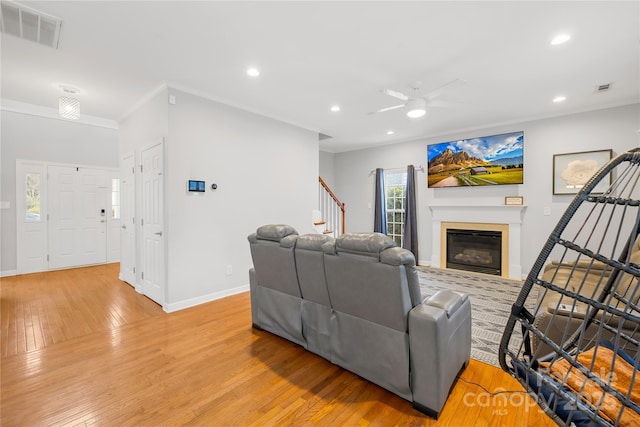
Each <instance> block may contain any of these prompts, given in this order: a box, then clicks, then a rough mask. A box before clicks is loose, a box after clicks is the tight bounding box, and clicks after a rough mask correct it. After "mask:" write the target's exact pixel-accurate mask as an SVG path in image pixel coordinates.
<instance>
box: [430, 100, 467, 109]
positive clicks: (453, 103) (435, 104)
mask: <svg viewBox="0 0 640 427" xmlns="http://www.w3.org/2000/svg"><path fill="white" fill-rule="evenodd" d="M427 104H428V105H429V107H444V108H455V107H463V106H465V105H469V104H467V103H465V102H457V101H443V100H441V99H434V100H432V101H428V102H427Z"/></svg>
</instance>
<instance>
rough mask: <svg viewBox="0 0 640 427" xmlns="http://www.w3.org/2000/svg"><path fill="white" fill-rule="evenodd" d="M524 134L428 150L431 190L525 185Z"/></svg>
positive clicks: (503, 135) (470, 140)
mask: <svg viewBox="0 0 640 427" xmlns="http://www.w3.org/2000/svg"><path fill="white" fill-rule="evenodd" d="M523 144H524V132H511V133H504V134H501V135H490V136H482V137H479V138H470V139H462V140H459V141H449V142H441V143H439V144H432V145H429V146H428V147H427V164H428V179H427V181H428V187H429V188H438V187H474V186H480V185H502V184H522V183H523V177H524V160H523V151H522V150H523Z"/></svg>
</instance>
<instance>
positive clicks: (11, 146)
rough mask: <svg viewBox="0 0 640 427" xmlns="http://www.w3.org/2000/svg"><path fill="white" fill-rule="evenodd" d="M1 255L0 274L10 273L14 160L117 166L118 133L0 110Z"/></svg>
mask: <svg viewBox="0 0 640 427" xmlns="http://www.w3.org/2000/svg"><path fill="white" fill-rule="evenodd" d="M0 123H1V134H0V141H1V145H2V146H1V149H0V156H1V166H2V173H1V179H2V184H1V187H0V200H2V202H8V204H9V208H8V209H2V210H1V211H0V212H1V215H2V218H1V221H2V223H1V228H0V233H1V234H2V239H1V240H2V243H1V245H2V252H1V254H0V272H2V274H11V272H14V271H15V269H16V266H17V259H16V211H15V206H16V194H15V192H16V179H15V178H16V160H17V159H23V160H35V161H43V162H49V163H65V164H78V165H85V166H105V167H109V168H117V167H118V131H117V130H116V129H110V128H104V127H98V126H92V125H87V124H81V123H76V122H72V121H67V120H58V119H51V118H45V117H39V116H34V115H29V114H24V113H16V112H11V111H6V110H2V111H0Z"/></svg>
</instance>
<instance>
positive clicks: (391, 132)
mask: <svg viewBox="0 0 640 427" xmlns="http://www.w3.org/2000/svg"><path fill="white" fill-rule="evenodd" d="M394 133H396V132H395V131H393V130H388V131H387V135H393V134H394Z"/></svg>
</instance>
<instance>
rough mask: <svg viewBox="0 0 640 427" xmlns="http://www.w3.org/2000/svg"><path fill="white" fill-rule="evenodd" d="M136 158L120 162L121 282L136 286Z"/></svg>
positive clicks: (123, 159)
mask: <svg viewBox="0 0 640 427" xmlns="http://www.w3.org/2000/svg"><path fill="white" fill-rule="evenodd" d="M135 191H136V174H135V156H134V155H133V153H131V154H129V155H126V156H125V157H123V158H122V159H121V161H120V209H121V215H120V218H121V219H120V223H121V225H120V227H121V229H120V280H123V281H125V282H127V283H129V284H130V285H132V286H135V285H136V224H135V215H136V206H135V197H136V193H135Z"/></svg>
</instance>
